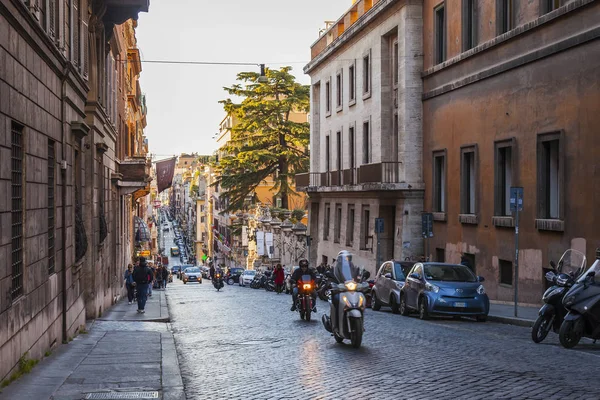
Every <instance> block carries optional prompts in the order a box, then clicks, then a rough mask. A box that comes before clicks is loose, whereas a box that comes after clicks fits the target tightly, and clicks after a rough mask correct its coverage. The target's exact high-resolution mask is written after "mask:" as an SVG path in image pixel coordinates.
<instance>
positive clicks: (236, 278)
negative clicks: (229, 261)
mask: <svg viewBox="0 0 600 400" xmlns="http://www.w3.org/2000/svg"><path fill="white" fill-rule="evenodd" d="M243 272H244V268H231V269H229V271H228V272H227V274H226V275H225V282H227V284H228V285H233V284H234V283H239V282H240V275H242V273H243Z"/></svg>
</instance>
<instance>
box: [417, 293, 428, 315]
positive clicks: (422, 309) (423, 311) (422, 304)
mask: <svg viewBox="0 0 600 400" xmlns="http://www.w3.org/2000/svg"><path fill="white" fill-rule="evenodd" d="M419 318H420V319H423V320H425V319H429V312H428V311H427V297H425V296H422V297H421V298H420V299H419Z"/></svg>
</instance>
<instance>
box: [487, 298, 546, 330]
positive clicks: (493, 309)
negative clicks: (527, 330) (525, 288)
mask: <svg viewBox="0 0 600 400" xmlns="http://www.w3.org/2000/svg"><path fill="white" fill-rule="evenodd" d="M539 310H540V308H539V307H525V306H518V307H517V315H518V317H516V318H515V306H514V305H512V304H495V303H491V304H490V313H489V314H488V320H490V321H494V322H501V323H503V324H511V325H519V326H524V327H531V326H533V323H534V322H535V320H536V319H537V317H538V312H539Z"/></svg>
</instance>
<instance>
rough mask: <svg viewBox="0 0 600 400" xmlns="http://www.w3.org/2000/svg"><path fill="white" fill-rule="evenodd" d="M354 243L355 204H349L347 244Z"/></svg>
mask: <svg viewBox="0 0 600 400" xmlns="http://www.w3.org/2000/svg"><path fill="white" fill-rule="evenodd" d="M353 245H354V205H348V219H347V220H346V246H350V247H352V246H353Z"/></svg>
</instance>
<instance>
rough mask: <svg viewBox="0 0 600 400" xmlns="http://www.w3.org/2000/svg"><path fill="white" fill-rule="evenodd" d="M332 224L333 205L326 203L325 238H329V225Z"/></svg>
mask: <svg viewBox="0 0 600 400" xmlns="http://www.w3.org/2000/svg"><path fill="white" fill-rule="evenodd" d="M330 226H331V207H330V206H329V203H327V204H325V221H324V225H323V240H329V227H330Z"/></svg>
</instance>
